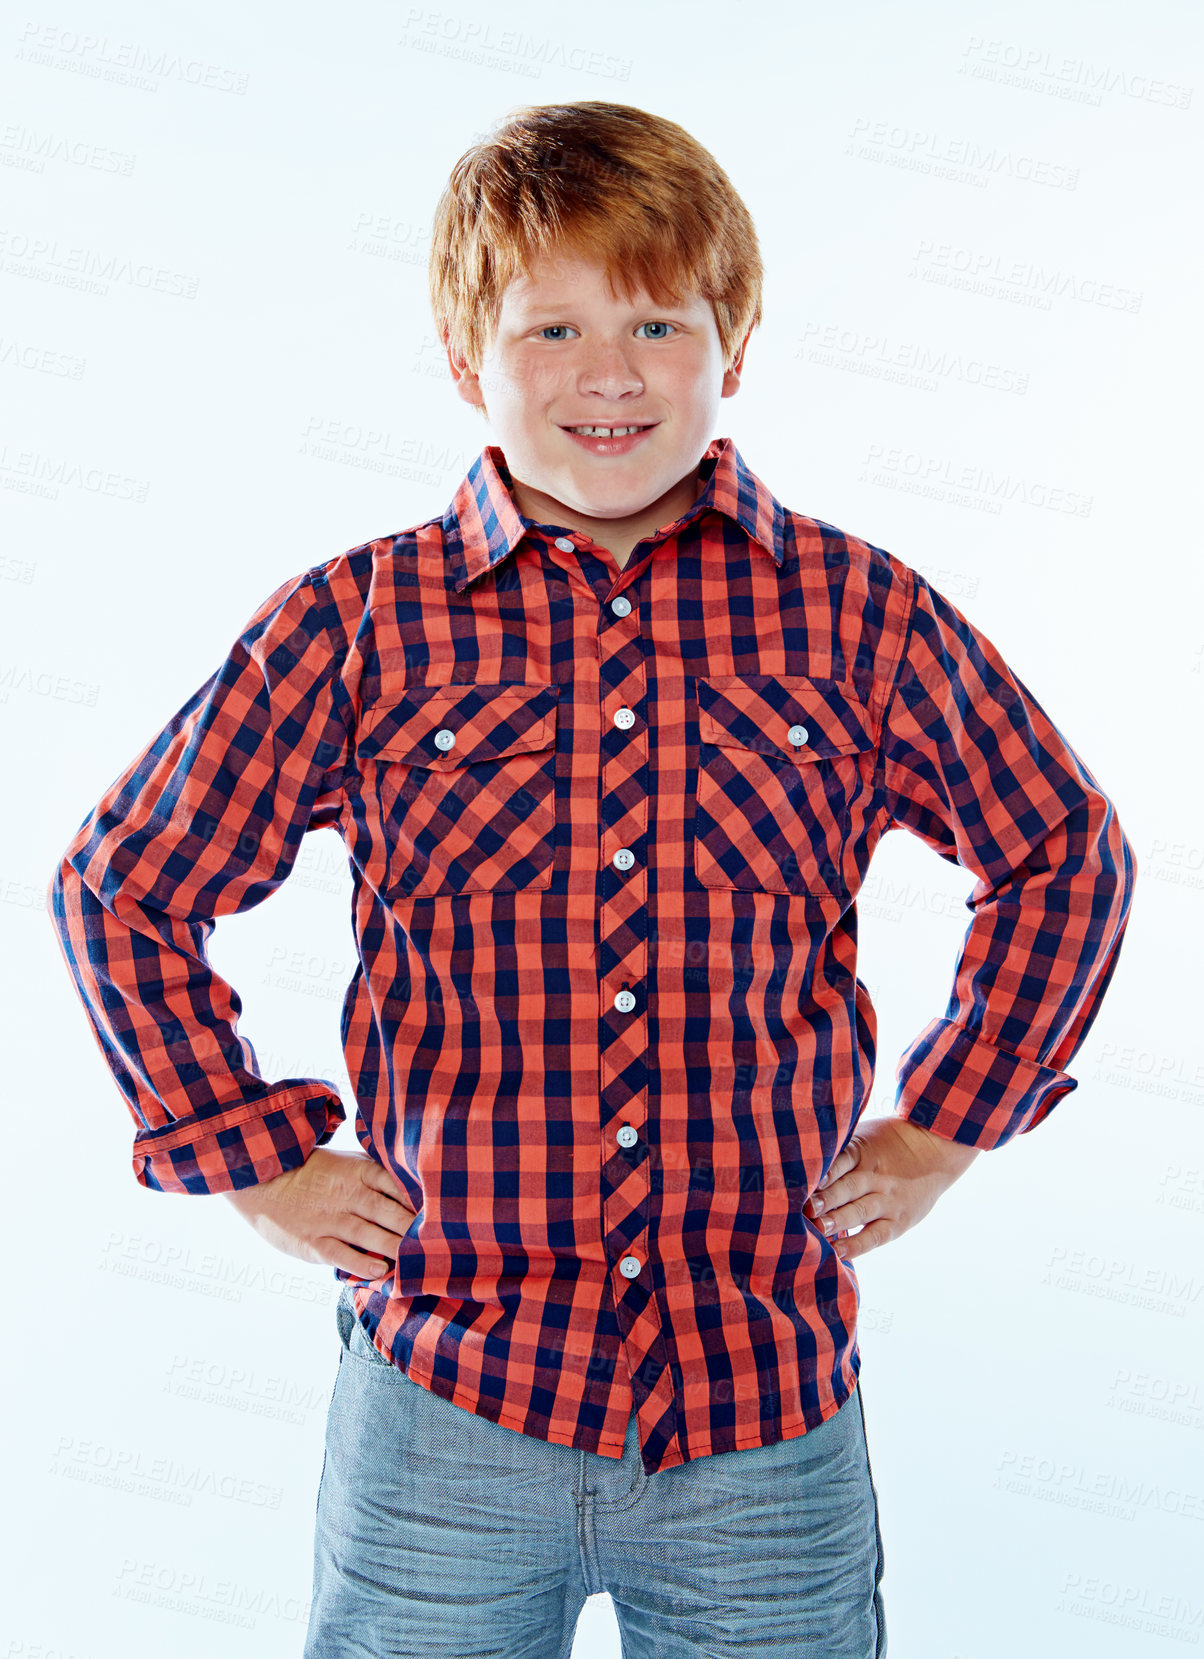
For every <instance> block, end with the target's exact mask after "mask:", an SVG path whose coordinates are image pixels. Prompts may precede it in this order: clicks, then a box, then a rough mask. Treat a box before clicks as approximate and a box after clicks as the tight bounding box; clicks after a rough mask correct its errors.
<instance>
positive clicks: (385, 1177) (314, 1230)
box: [225, 1146, 416, 1279]
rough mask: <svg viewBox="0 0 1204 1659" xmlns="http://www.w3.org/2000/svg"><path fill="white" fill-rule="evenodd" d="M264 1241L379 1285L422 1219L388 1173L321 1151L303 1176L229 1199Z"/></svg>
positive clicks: (356, 1157)
mask: <svg viewBox="0 0 1204 1659" xmlns="http://www.w3.org/2000/svg"><path fill="white" fill-rule="evenodd" d="M225 1196H226V1197H227V1198H228V1199H229V1200H230V1202H231V1204H233V1205H234V1208H235V1209H236V1210H238V1211H239V1213H240V1214H241V1215H243V1216H245V1217H246V1219H247V1220H248V1221H249V1222H250V1224H251V1226H252V1227H254V1229H255V1231H256V1232H257V1233H258V1234H259V1236H260V1237H261V1238H264V1239H266V1240H267V1241H268V1243H269V1244H274V1245H275V1247H276V1249H277V1250H283V1251H284V1253H285V1255H286V1256H298V1257H299V1258H300V1259H301V1260H302V1261H303V1262H325V1263H326V1264H327V1265H328V1266H330V1267H341V1268H344V1269H345V1270H346V1271H347V1272H348V1273H354V1274H355V1275H356V1276H357V1277H358V1278H361V1279H379V1278H380V1277H381V1276H382V1274H384V1273H386V1272H388V1270H389V1267H390V1266H391V1265H392V1264H393V1263H394V1262H395V1261H396V1260H397V1249H398V1246H399V1245H400V1243H401V1235H402V1234H403V1233H404V1232H405V1230H406V1228H407V1227H409V1225H410V1223H411V1222H412V1221H413V1219H414V1216H415V1213H416V1212H415V1211H413V1210H412V1209H411V1208H410V1206H409V1202H408V1200H407V1198H406V1195H405V1192H404V1191H403V1189H402V1188H401V1187H400V1186H399V1185H398V1183H397V1182H396V1181H395V1180H394V1178H393V1176H392V1175H391V1174H390V1173H389V1171H388V1170H387V1169H385V1168H384V1166H383V1165H381V1164H378V1163H377V1162H376V1160H375V1159H374V1158H369V1157H367V1156H366V1155H365V1154H364V1153H362V1152H333V1151H331V1149H330V1148H329V1147H325V1146H316V1147H315V1148H314V1150H313V1151H312V1152H311V1153H310V1155H309V1157H308V1158H307V1159H306V1160H305V1162H304V1163H303V1164H302V1165H301V1167H300V1168H299V1169H289V1170H285V1172H284V1174H283V1175H276V1176H273V1178H272V1179H271V1180H270V1181H262V1182H260V1184H259V1185H258V1186H254V1187H243V1188H241V1189H240V1190H239V1191H237V1192H228V1193H226V1195H225Z"/></svg>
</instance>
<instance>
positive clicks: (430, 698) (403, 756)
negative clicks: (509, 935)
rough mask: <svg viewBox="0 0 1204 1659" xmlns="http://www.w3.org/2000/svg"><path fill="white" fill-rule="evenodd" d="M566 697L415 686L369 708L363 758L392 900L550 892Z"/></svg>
mask: <svg viewBox="0 0 1204 1659" xmlns="http://www.w3.org/2000/svg"><path fill="white" fill-rule="evenodd" d="M559 692H560V687H559V686H556V685H515V684H504V685H503V684H497V685H479V684H477V685H454V686H413V687H409V688H407V689H406V690H405V691H404V692H399V693H397V694H395V695H393V696H391V697H390V696H385V697H383V698H382V699H381V701H380V702H378V703H377V704H375V705H373V706H372V707H371V708H368V709H365V710H364V712H363V717H362V721H361V725H360V730H359V733H358V735H357V739H356V760H357V764H358V767H359V772H360V777H361V780H362V793H363V799H364V803H365V810H366V811H367V812H368V813H369V814H370V815H371V820H372V821H371V823H370V831H371V835H372V840H373V842H374V844H375V845H376V846H377V847H378V848H379V849H380V850H379V855H378V859H377V860H376V861H375V862H376V863H377V864H378V865H379V864H383V867H384V868H383V878H382V879H383V891H384V892H385V893H387V895H388V896H389V897H391V898H424V897H437V896H440V895H448V894H455V893H507V892H509V893H513V892H523V891H527V890H530V889H537V888H541V887H547V886H548V885H549V884H550V883H551V880H552V860H553V855H554V852H555V830H556V710H557V697H558V695H559Z"/></svg>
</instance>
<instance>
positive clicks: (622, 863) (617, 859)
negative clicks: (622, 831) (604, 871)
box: [611, 847, 635, 870]
mask: <svg viewBox="0 0 1204 1659" xmlns="http://www.w3.org/2000/svg"><path fill="white" fill-rule="evenodd" d="M611 863H612V864H613V865H614V867H615V869H616V870H630V868H631V866H632V865H633V864H634V863H635V854H634V853H633V852H632V850H631V848H630V847H620V848H619V850H618V852H617V853H616V854H615V856H614V858H613V859H612V860H611Z"/></svg>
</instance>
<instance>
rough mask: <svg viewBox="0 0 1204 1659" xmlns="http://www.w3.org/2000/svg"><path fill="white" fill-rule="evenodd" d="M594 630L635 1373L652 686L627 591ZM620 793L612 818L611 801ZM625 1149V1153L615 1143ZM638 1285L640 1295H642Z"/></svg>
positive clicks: (645, 1176) (603, 952) (658, 1341)
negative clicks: (632, 1155) (636, 1154)
mask: <svg viewBox="0 0 1204 1659" xmlns="http://www.w3.org/2000/svg"><path fill="white" fill-rule="evenodd" d="M609 609H610V612H611V617H610V618H609V619H608V618H607V617H606V616H605V615H603V616H602V617H601V618H600V623H599V629H598V652H599V666H600V670H601V695H602V766H601V804H602V830H601V848H600V852H601V871H600V882H601V889H600V890H601V900H600V907H599V908H600V926H599V933H600V945H601V948H600V953H599V966H600V975H599V996H600V1016H601V1017H600V1022H599V1023H600V1041H599V1054H600V1075H599V1079H598V1086H599V1096H600V1102H601V1124H600V1128H601V1156H602V1164H603V1168H602V1202H603V1230H604V1233H605V1236H606V1240H607V1245H608V1259H609V1261H610V1262H611V1264H612V1270H617V1272H618V1273H619V1275H620V1276H621V1280H622V1281H631V1283H630V1284H629V1285H627V1284H624V1285H623V1288H619V1289H616V1296H615V1300H616V1304H617V1308H618V1317H619V1322H620V1328H621V1330H622V1331H623V1336H624V1341H625V1343H626V1345H627V1350H628V1358H629V1364H630V1365H631V1367H632V1369H633V1371H634V1370H637V1369H639V1367H641V1366H644V1367H645V1370H646V1368H647V1362H648V1360H649V1358H650V1356H651V1357H655V1359H656V1360H658V1361H660V1362H661V1363H663V1340H662V1338H661V1337H660V1334H659V1326H657V1324H656V1322H655V1320H654V1319H653V1320H650V1319H649V1315H648V1313H645V1312H644V1309H645V1306H646V1297H647V1293H648V1290H649V1285H648V1279H647V1275H646V1274H644V1275H643V1277H642V1278H641V1277H640V1276H641V1274H642V1272H643V1268H644V1266H645V1255H646V1252H645V1251H643V1250H641V1249H640V1248H639V1246H640V1243H641V1241H642V1240H643V1239H644V1238H645V1237H646V1236H647V1233H646V1229H647V1227H648V1225H649V1221H650V1215H649V1205H650V1202H651V1173H650V1171H651V1166H650V1160H649V1159H648V1158H646V1157H641V1158H637V1159H636V1160H635V1161H634V1162H632V1160H631V1159H629V1158H628V1157H627V1156H625V1155H624V1154H625V1153H626V1152H629V1151H630V1150H631V1149H632V1148H633V1147H638V1146H639V1144H640V1136H641V1130H642V1129H643V1126H644V1125H645V1123H646V1122H647V1112H648V1103H647V1096H648V1069H649V1068H648V1056H647V1045H648V1014H647V1009H648V999H647V974H648V880H647V868H646V860H645V858H644V854H643V849H644V847H645V846H646V844H647V835H648V820H649V811H648V807H649V803H648V792H649V770H648V769H649V764H650V760H649V739H648V723H647V719H646V717H645V713H644V711H645V709H646V706H647V704H646V697H647V685H646V675H645V668H644V654H643V649H642V645H641V642H640V638H639V626H638V614H639V613H638V609H637V606H636V604H635V602H634V600H633V599H630V598H628V597H627V595H626V594H616V595H615V596H614V598H613V599H611V600H610V601H609ZM618 801H622V802H624V803H626V804H625V808H624V810H623V811H622V812H621V813H619V814H618V815H617V816H612V812H611V811H610V810H608V808H613V807H614V804H615V803H617V802H618ZM618 1148H622V1149H623V1151H619V1150H618ZM638 1288H642V1290H643V1292H644V1299H641V1298H640V1297H639V1295H638V1293H637V1292H638Z"/></svg>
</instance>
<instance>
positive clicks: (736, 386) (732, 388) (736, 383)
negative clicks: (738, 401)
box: [719, 328, 752, 397]
mask: <svg viewBox="0 0 1204 1659" xmlns="http://www.w3.org/2000/svg"><path fill="white" fill-rule="evenodd" d="M751 338H752V329H751V328H750V329H749V331H748V333H747V334H746V335H745V336H744V338H743V340H741V342H740V350H739V351H738V352H737V353H736V361H735V362H734V363H733V364H732V366H731V368H730V369H728V370H727V371H726V372H725V374H724V376H723V386H722V388H721V390H720V394H719V395H720V397H731V395H732V393H733V392H738V391H739V390H740V376H741V374H742V373H743V372H744V353H745V351H746V350H747V348H748V342H749V340H750V339H751Z"/></svg>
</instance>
